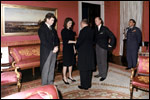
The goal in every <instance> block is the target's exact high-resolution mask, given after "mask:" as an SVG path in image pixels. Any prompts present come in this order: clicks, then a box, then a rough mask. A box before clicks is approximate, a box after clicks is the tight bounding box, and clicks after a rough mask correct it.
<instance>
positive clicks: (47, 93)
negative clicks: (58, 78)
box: [1, 85, 59, 99]
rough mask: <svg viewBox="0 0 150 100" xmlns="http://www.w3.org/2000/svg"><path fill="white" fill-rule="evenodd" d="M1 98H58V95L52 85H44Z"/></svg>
mask: <svg viewBox="0 0 150 100" xmlns="http://www.w3.org/2000/svg"><path fill="white" fill-rule="evenodd" d="M1 99H59V95H58V91H57V89H56V87H55V86H54V85H45V86H39V87H37V88H33V89H29V90H26V91H22V92H19V93H15V94H12V95H9V96H6V97H3V98H1Z"/></svg>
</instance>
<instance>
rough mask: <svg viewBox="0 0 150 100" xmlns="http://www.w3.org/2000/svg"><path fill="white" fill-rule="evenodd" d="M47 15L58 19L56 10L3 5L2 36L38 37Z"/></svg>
mask: <svg viewBox="0 0 150 100" xmlns="http://www.w3.org/2000/svg"><path fill="white" fill-rule="evenodd" d="M47 13H53V14H54V15H55V16H56V18H57V9H56V8H44V7H33V6H22V5H10V4H1V33H2V36H22V35H36V34H37V33H38V29H39V27H40V23H41V22H42V21H43V20H44V18H45V15H46V14H47ZM55 28H56V30H57V24H56V26H55Z"/></svg>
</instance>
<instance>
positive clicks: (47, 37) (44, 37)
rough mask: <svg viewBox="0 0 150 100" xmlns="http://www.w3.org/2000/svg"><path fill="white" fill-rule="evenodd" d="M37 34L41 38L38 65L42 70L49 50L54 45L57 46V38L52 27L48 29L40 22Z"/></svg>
mask: <svg viewBox="0 0 150 100" xmlns="http://www.w3.org/2000/svg"><path fill="white" fill-rule="evenodd" d="M38 35H39V38H40V40H41V44H40V67H41V70H42V68H43V66H44V63H45V61H46V59H47V57H48V56H49V53H50V51H52V50H53V49H54V47H55V46H59V38H58V35H57V32H56V30H55V29H54V28H52V30H50V29H49V28H48V27H47V25H46V24H45V23H42V24H41V27H40V28H39V30H38Z"/></svg>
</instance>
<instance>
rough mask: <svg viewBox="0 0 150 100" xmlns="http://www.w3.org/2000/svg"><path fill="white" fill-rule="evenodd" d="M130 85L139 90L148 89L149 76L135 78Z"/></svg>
mask: <svg viewBox="0 0 150 100" xmlns="http://www.w3.org/2000/svg"><path fill="white" fill-rule="evenodd" d="M132 84H133V85H134V86H136V87H139V88H144V89H149V76H136V77H135V78H134V79H133V81H132Z"/></svg>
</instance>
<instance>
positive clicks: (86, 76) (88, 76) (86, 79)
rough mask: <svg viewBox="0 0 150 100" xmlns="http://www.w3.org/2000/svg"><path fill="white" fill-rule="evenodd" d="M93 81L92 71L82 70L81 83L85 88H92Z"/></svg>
mask: <svg viewBox="0 0 150 100" xmlns="http://www.w3.org/2000/svg"><path fill="white" fill-rule="evenodd" d="M91 81H92V71H80V82H81V83H80V84H81V86H82V87H83V88H90V87H91Z"/></svg>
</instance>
